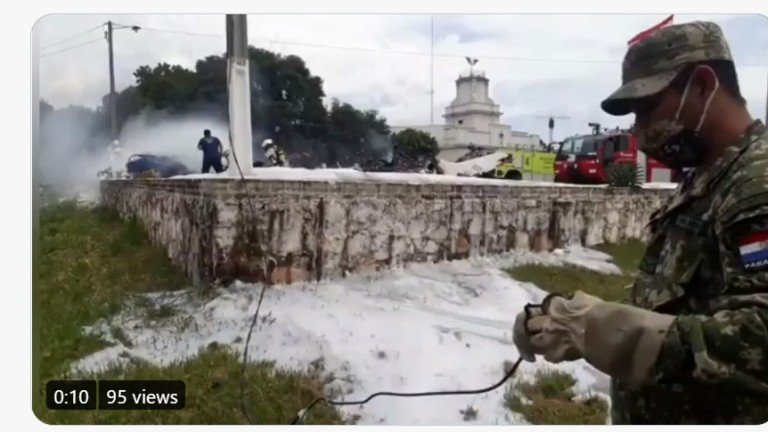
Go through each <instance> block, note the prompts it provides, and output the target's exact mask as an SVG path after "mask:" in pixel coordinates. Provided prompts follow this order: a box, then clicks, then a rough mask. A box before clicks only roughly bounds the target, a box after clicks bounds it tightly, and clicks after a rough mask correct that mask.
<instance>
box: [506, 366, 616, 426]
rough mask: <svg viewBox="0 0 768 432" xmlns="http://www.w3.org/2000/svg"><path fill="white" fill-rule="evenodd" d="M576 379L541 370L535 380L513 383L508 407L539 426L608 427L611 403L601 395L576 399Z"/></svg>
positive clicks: (508, 394)
mask: <svg viewBox="0 0 768 432" xmlns="http://www.w3.org/2000/svg"><path fill="white" fill-rule="evenodd" d="M574 385H576V379H575V378H574V377H573V376H572V375H570V374H568V373H566V372H560V371H557V370H539V371H537V372H536V374H535V375H534V377H533V379H532V380H518V381H516V382H514V383H512V384H511V385H510V386H509V387H508V388H507V392H506V394H505V395H504V404H505V406H506V407H507V408H508V409H509V410H510V411H513V412H515V413H518V414H521V415H522V416H523V417H524V418H525V419H526V420H527V421H528V422H530V423H532V424H535V425H604V424H606V423H607V421H608V404H607V403H606V401H605V400H603V399H601V398H600V397H598V396H588V397H586V398H578V399H577V398H575V394H574V392H573V386H574Z"/></svg>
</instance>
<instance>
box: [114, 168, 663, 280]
mask: <svg viewBox="0 0 768 432" xmlns="http://www.w3.org/2000/svg"><path fill="white" fill-rule="evenodd" d="M101 193H102V201H103V203H104V204H106V205H107V206H110V207H113V208H115V209H117V210H118V211H119V212H120V213H121V214H122V215H124V216H128V215H136V216H137V217H138V218H139V219H140V220H141V221H142V222H143V223H144V224H145V226H146V228H147V230H148V232H149V236H150V238H151V239H152V241H153V242H155V243H156V244H159V245H162V246H163V247H165V248H166V250H167V251H168V254H169V256H170V258H171V259H172V260H173V262H174V263H176V264H178V265H180V266H181V267H182V268H184V270H185V271H186V272H187V273H188V275H189V276H190V277H192V278H193V279H194V280H196V281H200V280H216V279H218V280H222V281H224V282H227V281H230V280H232V279H233V278H237V279H241V280H246V281H260V280H263V279H264V278H265V277H269V278H270V279H271V280H272V281H273V282H275V283H290V282H297V281H301V280H320V279H327V278H337V277H341V276H343V275H344V274H346V273H347V272H356V271H361V270H375V269H383V268H388V267H392V266H396V265H399V264H401V263H404V262H413V261H440V260H446V259H460V258H466V257H468V256H470V255H485V254H494V253H500V252H504V251H508V250H511V249H523V250H534V251H542V250H549V249H552V248H555V247H558V246H563V245H565V244H566V243H567V242H578V243H581V244H583V245H594V244H598V243H602V242H617V241H620V240H624V239H634V238H640V237H642V236H643V235H644V230H643V227H644V224H645V221H647V219H648V217H649V215H650V213H651V212H652V211H653V210H655V209H656V208H658V207H659V206H660V205H661V203H662V200H663V199H664V198H665V197H666V196H667V195H668V194H669V193H670V191H669V190H639V191H634V192H632V191H628V190H618V189H608V188H599V187H592V188H590V187H557V186H523V185H521V184H520V183H517V184H514V185H451V184H424V185H408V184H396V183H328V182H302V181H279V180H277V181H265V180H247V181H246V182H241V181H239V180H231V179H165V180H160V179H143V180H106V181H103V182H102V184H101Z"/></svg>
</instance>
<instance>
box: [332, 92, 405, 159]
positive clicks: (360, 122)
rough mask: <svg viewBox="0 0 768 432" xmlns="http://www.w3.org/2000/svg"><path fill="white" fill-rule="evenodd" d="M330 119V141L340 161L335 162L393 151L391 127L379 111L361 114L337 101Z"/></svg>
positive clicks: (378, 155) (377, 155)
mask: <svg viewBox="0 0 768 432" xmlns="http://www.w3.org/2000/svg"><path fill="white" fill-rule="evenodd" d="M328 120H329V127H328V141H329V143H330V146H331V153H332V154H334V156H335V158H336V160H332V161H331V163H336V162H341V163H342V164H347V163H354V161H359V160H361V159H362V160H364V159H370V158H378V157H381V156H382V155H383V154H384V153H387V152H389V150H390V149H391V140H390V138H389V135H390V129H389V125H387V121H386V119H384V118H382V117H379V114H378V112H376V111H375V110H368V111H360V110H358V109H356V108H355V107H353V106H352V105H350V104H348V103H346V102H341V101H339V100H338V99H334V100H333V101H332V102H331V109H330V111H329V114H328ZM339 154H342V155H343V157H339Z"/></svg>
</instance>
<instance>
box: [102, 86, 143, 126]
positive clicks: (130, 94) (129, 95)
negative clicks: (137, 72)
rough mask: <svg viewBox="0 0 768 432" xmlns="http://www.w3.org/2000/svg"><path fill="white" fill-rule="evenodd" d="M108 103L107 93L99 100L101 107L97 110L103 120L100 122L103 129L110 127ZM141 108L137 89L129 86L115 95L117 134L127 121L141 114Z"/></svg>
mask: <svg viewBox="0 0 768 432" xmlns="http://www.w3.org/2000/svg"><path fill="white" fill-rule="evenodd" d="M110 103H111V102H110V100H109V93H107V94H106V95H104V96H103V97H102V98H101V107H99V108H98V109H97V111H98V112H99V114H100V115H101V117H102V118H103V120H102V121H103V122H104V125H105V127H110V126H109V125H111V119H110V116H111V114H110V110H109V104H110ZM141 108H142V101H141V98H140V96H139V90H138V88H137V87H135V86H130V87H128V88H126V89H125V90H123V91H121V92H119V93H118V94H117V100H116V101H115V115H116V117H117V119H116V120H117V130H118V132H119V131H120V130H122V129H123V126H124V125H125V123H126V122H127V121H128V119H130V118H131V117H133V116H135V115H136V114H138V113H139V112H141Z"/></svg>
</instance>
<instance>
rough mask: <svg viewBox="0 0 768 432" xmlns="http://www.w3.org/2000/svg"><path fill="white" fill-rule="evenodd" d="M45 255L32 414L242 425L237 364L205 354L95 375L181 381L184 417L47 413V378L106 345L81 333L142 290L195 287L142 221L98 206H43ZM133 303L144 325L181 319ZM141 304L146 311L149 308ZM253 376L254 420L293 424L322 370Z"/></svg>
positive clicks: (323, 414)
mask: <svg viewBox="0 0 768 432" xmlns="http://www.w3.org/2000/svg"><path fill="white" fill-rule="evenodd" d="M39 221H40V225H39V233H40V235H39V240H38V242H39V243H38V250H39V257H38V261H37V267H36V271H37V280H36V283H35V287H34V288H35V289H34V302H35V309H34V313H35V316H36V317H35V319H36V320H37V321H36V322H37V324H38V325H37V328H36V331H37V332H38V333H37V336H38V348H39V349H38V351H37V352H36V353H35V354H34V355H35V356H36V357H35V360H36V364H37V371H38V376H37V389H36V394H35V397H34V398H33V410H34V412H35V414H36V415H37V416H38V418H40V419H41V420H43V421H44V422H46V423H50V424H57V423H67V424H92V423H99V424H133V423H141V424H240V423H245V418H244V417H243V416H242V414H240V411H239V407H240V401H239V392H240V389H239V385H240V384H239V383H240V375H239V374H240V366H239V361H238V359H237V358H236V357H235V355H234V354H233V353H231V352H229V351H227V350H224V349H218V350H207V351H205V352H203V353H201V355H199V356H198V357H195V358H193V359H189V360H188V361H186V362H183V363H179V364H174V365H169V366H165V367H154V366H150V365H147V364H143V362H136V361H133V362H132V363H131V364H130V365H129V366H127V367H123V368H118V367H115V368H113V369H111V370H109V371H105V372H104V373H102V374H99V375H98V376H97V378H115V377H117V378H120V379H181V380H184V381H185V382H186V383H187V390H186V391H187V408H186V409H184V410H181V411H140V412H131V411H101V412H87V411H70V412H63V411H58V412H56V411H49V410H48V409H47V408H46V406H45V382H47V381H48V380H51V379H63V378H66V377H68V376H69V368H70V365H71V363H72V362H73V361H76V360H78V359H80V358H82V357H84V356H86V355H88V354H90V353H93V352H96V351H98V350H100V349H102V348H105V347H106V343H105V342H104V341H102V340H101V339H99V338H97V337H96V336H90V335H85V334H83V332H82V327H83V326H86V325H91V324H94V323H95V322H96V321H98V320H99V319H100V318H104V317H108V316H111V315H114V314H116V313H118V312H119V311H120V310H121V308H122V307H123V306H125V305H128V304H130V301H128V300H131V299H133V298H134V297H136V295H137V294H142V293H147V292H149V291H172V290H177V289H181V288H185V287H188V286H189V281H188V280H187V279H186V277H185V276H184V274H183V273H182V272H181V271H180V270H178V269H177V268H176V267H174V266H173V265H171V263H170V260H169V259H168V258H167V257H166V255H165V253H164V252H163V251H162V250H161V249H159V248H156V247H154V246H152V245H151V244H150V243H149V241H148V240H147V238H146V235H145V231H144V228H143V227H142V225H141V223H139V222H138V221H137V220H135V219H130V220H128V221H124V220H121V219H120V218H119V217H118V216H117V215H116V214H115V213H113V212H110V211H107V210H104V209H101V208H85V207H82V206H78V205H77V204H75V203H74V202H61V203H57V204H52V205H49V206H46V207H44V208H42V209H41V211H40V217H39ZM134 303H136V301H134ZM138 303H139V304H135V306H139V307H140V308H139V309H137V310H136V311H133V312H139V313H141V314H143V315H145V317H146V321H147V322H151V321H157V320H161V319H167V318H171V317H174V315H176V313H177V312H176V310H175V308H174V307H172V306H167V305H165V306H164V305H160V306H155V305H152V304H151V302H146V301H145V303H146V304H143V305H142V304H140V303H141V302H140V301H139V302H138ZM142 306H143V308H142ZM110 334H111V336H112V337H113V338H115V340H118V341H121V342H122V343H123V344H124V345H126V346H130V341H129V340H128V338H127V336H126V335H125V333H124V332H123V331H122V329H121V328H119V327H117V326H112V327H111V328H110ZM248 367H249V372H248V375H247V380H248V389H249V391H250V395H249V403H250V404H251V405H250V407H251V410H250V411H251V412H252V413H253V414H252V416H253V417H254V418H255V421H258V422H259V423H267V424H269V423H284V422H287V421H290V420H291V418H292V416H294V415H295V414H296V411H298V410H299V409H300V408H301V407H302V405H303V404H306V403H308V402H309V401H310V400H311V399H312V397H314V396H315V395H317V394H319V392H320V390H321V389H322V381H321V380H319V379H318V376H317V372H316V371H315V372H312V371H287V370H283V369H279V368H276V367H275V366H274V365H272V364H269V363H259V364H252V365H249V366H248ZM324 409H325V408H321V407H318V409H317V411H313V415H312V417H311V420H312V421H314V422H319V423H334V424H335V423H339V422H340V421H341V418H340V416H339V414H338V413H337V412H336V411H323V410H324Z"/></svg>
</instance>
